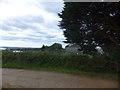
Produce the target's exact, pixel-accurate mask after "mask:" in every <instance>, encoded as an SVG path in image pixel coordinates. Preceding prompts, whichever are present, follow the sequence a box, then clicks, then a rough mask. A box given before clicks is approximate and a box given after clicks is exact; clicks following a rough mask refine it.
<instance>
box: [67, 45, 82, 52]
mask: <svg viewBox="0 0 120 90" xmlns="http://www.w3.org/2000/svg"><path fill="white" fill-rule="evenodd" d="M78 49H80V46H79V45H75V44H71V45H67V46H66V47H65V50H66V52H73V53H77V52H78V51H79V50H78Z"/></svg>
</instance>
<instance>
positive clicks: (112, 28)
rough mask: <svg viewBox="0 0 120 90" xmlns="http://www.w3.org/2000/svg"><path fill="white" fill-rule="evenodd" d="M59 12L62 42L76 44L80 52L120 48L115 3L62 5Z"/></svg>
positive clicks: (118, 24) (118, 6)
mask: <svg viewBox="0 0 120 90" xmlns="http://www.w3.org/2000/svg"><path fill="white" fill-rule="evenodd" d="M64 4H65V6H64V8H63V11H62V12H61V13H59V14H58V15H59V17H60V18H62V20H61V21H60V23H59V27H60V28H61V29H63V30H64V36H65V37H66V41H65V42H66V43H75V44H78V45H80V47H81V48H82V50H83V51H86V52H90V51H95V47H96V46H100V47H102V48H103V49H105V48H107V47H111V46H116V45H117V46H119V45H120V30H119V28H120V23H119V16H120V5H119V3H110V2H106V3H103V2H101V3H100V2H99V3H90V2H87V3H78V2H74V3H73V2H65V3H64Z"/></svg>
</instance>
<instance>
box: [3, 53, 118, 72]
mask: <svg viewBox="0 0 120 90" xmlns="http://www.w3.org/2000/svg"><path fill="white" fill-rule="evenodd" d="M2 59H3V60H2V64H3V65H2V66H3V67H19V68H22V67H26V65H27V66H33V67H42V66H44V67H54V68H56V67H62V68H66V69H74V70H78V71H89V72H102V73H103V72H104V73H116V72H117V71H116V70H117V67H116V66H117V65H116V64H117V63H116V60H114V59H112V58H109V57H108V56H106V55H102V56H101V55H99V54H96V55H95V54H91V55H87V54H79V55H77V54H71V53H65V52H48V51H42V52H41V51H34V52H19V53H14V52H11V51H3V55H2Z"/></svg>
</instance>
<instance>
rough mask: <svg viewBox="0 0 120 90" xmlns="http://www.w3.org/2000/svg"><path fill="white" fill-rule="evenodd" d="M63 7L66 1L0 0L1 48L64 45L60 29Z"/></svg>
mask: <svg viewBox="0 0 120 90" xmlns="http://www.w3.org/2000/svg"><path fill="white" fill-rule="evenodd" d="M62 7H63V2H59V3H58V2H41V1H40V0H19V1H18V0H0V12H1V14H0V26H1V27H0V32H1V33H0V36H1V38H0V42H2V43H0V45H1V46H8V45H9V46H31V47H32V46H34V47H35V46H39V47H40V46H42V45H43V44H46V45H50V44H53V43H55V42H60V43H62V41H63V40H64V39H65V38H64V36H63V31H62V30H60V29H59V27H58V26H57V25H58V21H60V20H61V19H60V18H59V17H58V15H57V14H58V13H59V12H60V11H61V10H62ZM8 43H9V44H8ZM62 44H64V43H62Z"/></svg>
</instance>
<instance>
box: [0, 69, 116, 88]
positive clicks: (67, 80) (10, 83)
mask: <svg viewBox="0 0 120 90" xmlns="http://www.w3.org/2000/svg"><path fill="white" fill-rule="evenodd" d="M2 84H3V87H6V88H115V87H117V82H115V81H110V80H105V79H101V78H97V77H94V78H93V77H92V78H90V77H87V76H82V75H73V74H63V73H55V72H47V71H33V70H23V69H2Z"/></svg>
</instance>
